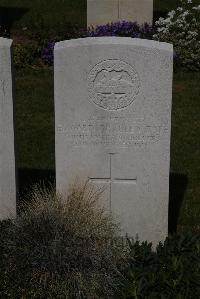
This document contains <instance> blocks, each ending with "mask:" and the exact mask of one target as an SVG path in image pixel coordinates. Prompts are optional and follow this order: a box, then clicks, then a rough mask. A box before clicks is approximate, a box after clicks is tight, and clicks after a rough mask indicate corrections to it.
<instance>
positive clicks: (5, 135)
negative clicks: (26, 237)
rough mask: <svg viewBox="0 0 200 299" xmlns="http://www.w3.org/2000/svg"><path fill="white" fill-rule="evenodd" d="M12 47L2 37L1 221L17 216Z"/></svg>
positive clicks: (0, 77) (0, 38)
mask: <svg viewBox="0 0 200 299" xmlns="http://www.w3.org/2000/svg"><path fill="white" fill-rule="evenodd" d="M11 45H12V40H9V39H6V38H2V37H0V127H1V130H0V220H2V219H6V218H10V217H15V215H16V181H15V152H14V126H13V123H14V122H13V88H12V69H11Z"/></svg>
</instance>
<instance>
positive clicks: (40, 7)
mask: <svg viewBox="0 0 200 299" xmlns="http://www.w3.org/2000/svg"><path fill="white" fill-rule="evenodd" d="M99 1H100V0H99ZM193 3H194V4H195V3H196V4H198V3H199V0H193ZM179 4H180V0H167V1H166V0H154V14H155V18H156V19H157V18H158V17H159V15H162V14H163V13H165V12H167V11H170V10H171V9H174V8H175V7H177V5H179ZM3 7H4V8H5V7H6V8H7V10H6V12H4V11H3V10H2V8H3ZM86 7H87V0H32V1H31V0H12V1H10V0H1V1H0V13H3V14H4V18H6V20H7V21H8V20H10V21H11V23H12V24H11V25H12V29H14V30H16V29H18V30H19V29H22V28H24V27H27V28H28V29H30V30H31V31H41V30H43V31H47V32H49V31H53V32H58V31H63V30H64V28H65V26H66V28H67V23H71V24H73V25H77V26H78V27H79V28H84V27H85V26H86ZM66 30H67V29H66Z"/></svg>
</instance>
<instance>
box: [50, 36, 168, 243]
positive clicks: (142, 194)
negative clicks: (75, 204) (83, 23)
mask: <svg viewBox="0 0 200 299" xmlns="http://www.w3.org/2000/svg"><path fill="white" fill-rule="evenodd" d="M172 57H173V49H172V45H170V44H166V43H159V42H155V41H149V40H140V39H132V38H120V37H104V38H86V39H77V40H71V41H64V42H60V43H57V44H56V47H55V124H56V181H57V182H56V184H57V189H58V190H59V191H61V192H65V189H66V188H67V185H68V183H70V182H71V181H72V180H73V179H74V178H76V177H80V178H85V179H86V178H89V179H90V181H91V182H93V183H94V184H96V185H98V186H101V187H105V188H106V191H105V194H104V195H105V200H106V205H107V208H109V209H111V210H112V211H113V212H114V213H115V215H118V217H119V219H120V221H121V222H122V225H123V231H124V233H128V234H129V235H130V236H133V237H135V236H136V234H138V236H139V238H140V239H142V240H148V241H152V242H153V243H154V244H155V243H156V242H158V241H160V240H163V239H164V238H165V236H166V234H167V227H168V189H169V161H170V126H171V98H172V60H173V59H172Z"/></svg>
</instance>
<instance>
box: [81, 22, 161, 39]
mask: <svg viewBox="0 0 200 299" xmlns="http://www.w3.org/2000/svg"><path fill="white" fill-rule="evenodd" d="M154 34H155V27H153V26H151V25H150V24H148V23H144V24H143V25H141V26H140V25H139V24H138V23H137V22H129V21H118V22H113V23H108V24H105V25H99V26H97V27H96V28H94V27H90V28H88V31H87V32H86V34H85V36H87V37H97V36H127V37H133V38H147V39H152V36H153V35H154Z"/></svg>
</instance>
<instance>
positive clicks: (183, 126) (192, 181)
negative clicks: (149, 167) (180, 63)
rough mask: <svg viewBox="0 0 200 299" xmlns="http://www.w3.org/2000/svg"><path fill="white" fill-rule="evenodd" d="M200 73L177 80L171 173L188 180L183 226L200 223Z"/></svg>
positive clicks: (179, 74) (181, 221) (181, 216)
mask: <svg viewBox="0 0 200 299" xmlns="http://www.w3.org/2000/svg"><path fill="white" fill-rule="evenodd" d="M199 82H200V73H192V72H191V73H184V72H179V73H177V74H175V77H174V92H173V107H172V141H171V170H172V171H173V172H177V173H183V174H185V175H186V176H187V179H188V186H187V189H186V193H185V197H184V202H183V205H182V209H181V213H180V219H179V222H180V223H182V224H185V225H187V224H191V225H195V224H196V225H197V224H198V223H200V200H199V194H200V183H199V178H200V139H199V136H200V101H199V99H200V85H199Z"/></svg>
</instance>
